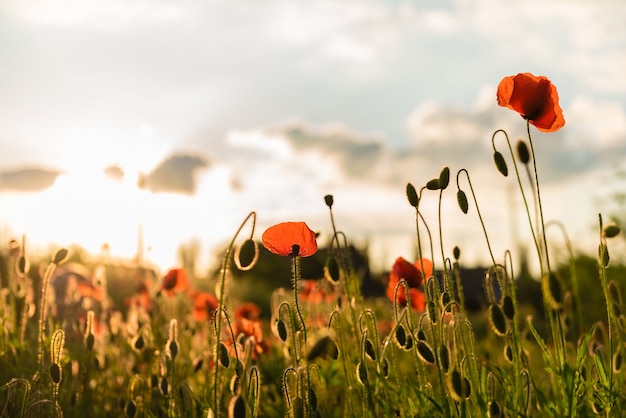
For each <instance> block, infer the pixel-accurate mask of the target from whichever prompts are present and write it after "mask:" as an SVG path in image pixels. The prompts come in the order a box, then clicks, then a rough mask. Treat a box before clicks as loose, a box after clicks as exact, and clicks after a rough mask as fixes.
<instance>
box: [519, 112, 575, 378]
mask: <svg viewBox="0 0 626 418" xmlns="http://www.w3.org/2000/svg"><path fill="white" fill-rule="evenodd" d="M526 133H527V135H528V143H529V144H530V157H531V160H532V162H533V172H534V173H535V187H536V198H537V206H538V208H539V224H540V226H541V231H540V233H541V243H542V245H543V255H542V254H539V259H540V261H541V259H542V257H543V258H544V260H545V265H543V264H542V266H543V267H544V268H543V269H542V270H541V280H548V279H549V275H550V274H551V271H552V269H551V267H550V254H549V252H548V241H547V237H546V224H545V222H544V217H543V205H542V203H541V190H540V187H539V174H538V171H537V158H536V156H535V147H534V145H533V139H532V136H531V135H530V121H529V120H527V121H526ZM544 309H545V310H546V315H547V316H548V318H549V322H550V329H551V331H552V342H553V343H554V350H555V353H556V356H557V359H558V361H559V367H560V368H561V372H563V365H564V362H565V345H564V341H563V336H562V335H560V334H559V332H558V330H557V324H556V320H557V319H556V318H555V314H554V312H553V309H552V307H551V306H550V304H549V303H548V302H547V301H546V298H545V297H544ZM559 342H561V343H560V344H559Z"/></svg>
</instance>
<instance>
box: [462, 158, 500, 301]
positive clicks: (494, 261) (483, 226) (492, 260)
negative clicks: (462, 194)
mask: <svg viewBox="0 0 626 418" xmlns="http://www.w3.org/2000/svg"><path fill="white" fill-rule="evenodd" d="M461 173H465V177H466V178H467V184H469V187H470V191H471V192H472V198H473V199H474V205H476V213H478V219H479V220H480V225H481V227H482V229H483V233H484V234H485V241H486V243H487V249H488V250H489V256H490V257H491V262H492V263H493V265H494V267H495V266H496V265H497V263H496V259H495V257H494V256H493V250H492V249H491V243H490V242H489V235H487V228H486V227H485V222H484V221H483V217H482V215H481V213H480V208H479V207H478V200H477V199H476V194H475V193H474V187H473V186H472V180H471V179H470V176H469V173H468V171H467V170H466V169H464V168H462V169H460V170H459V171H458V172H457V173H456V186H457V188H458V189H459V190H460V187H459V175H460V174H461ZM496 277H497V279H498V284H499V285H500V289H502V288H503V287H502V280H501V278H500V274H499V272H498V269H497V268H496Z"/></svg>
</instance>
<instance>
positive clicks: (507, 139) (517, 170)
mask: <svg viewBox="0 0 626 418" xmlns="http://www.w3.org/2000/svg"><path fill="white" fill-rule="evenodd" d="M500 132H501V133H502V134H504V137H505V138H506V143H507V146H508V148H509V153H510V154H511V160H512V161H513V168H514V169H515V176H516V178H517V184H518V186H519V190H520V193H521V195H522V200H523V201H524V208H526V216H527V217H528V224H529V226H530V233H531V234H532V237H533V242H534V244H535V248H536V249H537V256H538V257H539V266H540V271H541V272H542V274H543V257H542V256H541V248H540V246H539V241H538V240H537V235H536V232H535V226H534V225H533V221H532V218H531V215H530V209H529V207H528V200H527V199H526V193H525V192H524V187H523V186H522V180H521V178H520V174H519V169H518V167H517V162H516V161H515V155H514V153H513V147H512V146H511V141H510V140H509V135H508V134H507V133H506V131H504V130H503V129H498V130H497V131H495V132H494V133H493V135H492V136H491V145H492V147H493V150H494V151H495V150H496V145H495V138H496V135H497V134H498V133H500ZM534 161H535V158H534V155H533V162H534ZM526 172H527V173H529V171H528V166H527V165H526ZM531 188H532V190H533V192H534V191H535V190H536V188H535V185H534V184H533V183H532V181H531ZM533 194H534V195H535V199H533V200H534V202H535V218H536V217H537V211H538V209H537V206H538V203H537V199H536V194H535V193H533ZM537 229H538V228H537Z"/></svg>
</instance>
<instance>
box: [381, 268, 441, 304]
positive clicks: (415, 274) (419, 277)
mask: <svg viewBox="0 0 626 418" xmlns="http://www.w3.org/2000/svg"><path fill="white" fill-rule="evenodd" d="M422 268H423V269H424V270H423V271H422ZM432 274H433V263H432V262H431V261H430V260H428V259H426V258H422V259H419V260H417V261H416V262H415V263H413V264H411V263H409V262H408V261H406V260H405V259H404V258H402V257H398V258H397V259H396V261H395V262H394V263H393V267H392V268H391V272H390V273H389V283H388V284H387V297H388V298H389V300H390V301H392V302H394V298H395V294H396V287H397V286H398V283H399V282H400V280H403V279H404V281H406V283H407V284H408V285H409V296H410V298H411V307H412V308H413V309H414V310H416V311H423V310H424V308H425V307H426V295H425V294H424V292H423V291H422V290H421V289H419V286H421V285H422V284H423V283H424V279H425V278H428V277H430V276H432ZM397 301H398V303H399V304H400V305H405V304H406V293H405V290H404V286H400V287H399V288H398V294H397Z"/></svg>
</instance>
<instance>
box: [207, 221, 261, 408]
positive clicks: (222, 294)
mask: <svg viewBox="0 0 626 418" xmlns="http://www.w3.org/2000/svg"><path fill="white" fill-rule="evenodd" d="M249 219H252V228H251V232H250V238H252V236H253V235H254V227H255V225H256V212H250V213H249V214H248V216H246V218H245V219H244V220H243V222H242V223H241V225H239V228H238V229H237V232H235V235H234V236H233V239H232V240H231V241H230V243H229V244H228V247H226V254H224V260H223V262H222V271H221V273H222V274H221V276H220V291H219V295H218V297H219V306H218V308H217V310H216V311H215V312H216V313H215V318H214V320H215V345H214V351H213V354H214V356H215V358H216V359H217V358H218V356H219V350H220V343H221V338H222V318H221V316H222V312H223V311H224V301H225V300H226V272H227V271H228V263H229V261H230V254H231V252H232V250H233V247H234V246H235V240H236V239H237V237H238V236H239V233H240V232H241V231H242V230H243V227H244V226H245V225H246V223H247V222H248V220H249ZM218 382H219V362H218V361H216V362H215V373H214V379H213V384H214V388H213V402H214V405H213V407H214V408H215V410H214V413H215V416H216V417H219V416H220V411H219V409H220V408H219V384H218Z"/></svg>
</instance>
